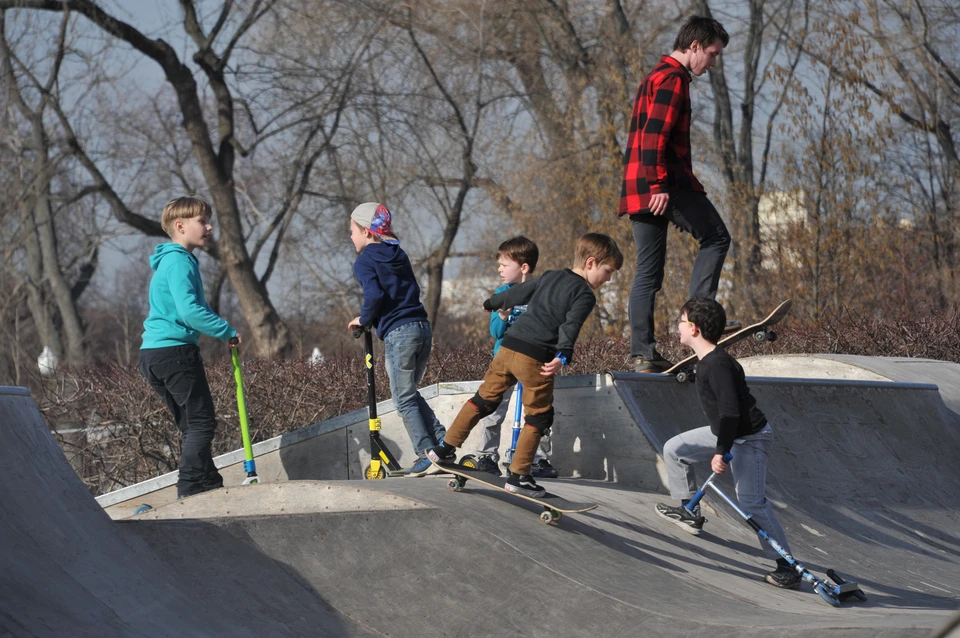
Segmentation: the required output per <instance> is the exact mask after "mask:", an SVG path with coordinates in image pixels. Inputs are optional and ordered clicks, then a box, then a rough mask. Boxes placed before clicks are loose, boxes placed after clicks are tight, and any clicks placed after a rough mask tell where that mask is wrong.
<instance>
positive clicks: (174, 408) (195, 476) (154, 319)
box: [140, 197, 240, 498]
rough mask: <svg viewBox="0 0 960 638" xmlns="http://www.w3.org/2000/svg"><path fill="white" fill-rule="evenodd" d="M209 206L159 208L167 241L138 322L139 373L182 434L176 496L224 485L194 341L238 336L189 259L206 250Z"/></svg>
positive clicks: (154, 260) (187, 201)
mask: <svg viewBox="0 0 960 638" xmlns="http://www.w3.org/2000/svg"><path fill="white" fill-rule="evenodd" d="M212 213H213V211H212V209H211V208H210V204H208V203H207V202H205V201H204V200H202V199H200V198H198V197H178V198H176V199H172V200H170V201H169V202H167V205H166V206H164V208H163V216H162V218H161V221H160V224H161V226H163V230H164V231H166V233H167V234H168V235H169V236H170V239H171V240H172V241H171V242H169V243H165V244H160V245H159V246H157V248H156V251H155V252H154V254H153V255H151V257H150V267H151V268H152V269H153V270H154V271H155V272H154V274H153V278H152V279H151V280H150V312H149V314H148V315H147V318H146V320H145V321H144V322H143V327H144V332H143V343H142V344H141V346H140V372H141V373H143V376H144V377H146V379H147V381H148V382H149V383H150V385H151V386H152V387H153V389H154V390H155V391H156V392H157V394H159V395H160V397H161V398H162V399H163V402H164V403H165V404H166V405H167V407H168V408H169V409H170V412H172V413H173V418H174V420H175V421H176V424H177V428H178V429H179V430H180V432H181V434H182V435H183V450H182V453H181V456H180V465H179V469H180V474H179V478H178V480H177V498H184V497H186V496H192V495H193V494H199V493H200V492H206V491H207V490H213V489H216V488H218V487H223V477H222V476H220V473H219V472H217V468H216V466H215V465H214V464H213V446H212V442H213V435H214V433H215V431H216V429H217V418H216V411H215V409H214V406H213V397H212V396H211V395H210V386H209V385H208V384H207V374H206V371H205V370H204V367H203V359H201V358H200V348H199V347H198V346H197V343H198V341H199V339H200V334H201V333H203V334H205V335H208V336H211V337H214V338H216V339H220V340H221V341H223V342H227V341H228V340H230V339H231V338H233V337H236V338H237V341H236V343H235V344H233V345H239V344H240V335H238V334H237V331H236V330H234V329H233V328H231V327H230V324H228V323H227V322H226V321H224V320H223V319H221V318H220V317H219V316H217V314H216V313H215V312H213V310H211V309H210V306H208V305H207V302H206V299H205V298H204V296H203V281H202V280H201V278H200V264H199V262H198V261H197V258H196V257H195V256H194V255H193V251H194V250H196V249H197V248H203V247H204V246H206V245H207V240H208V239H209V237H210V233H211V232H212V230H213V227H212V226H211V225H210V217H211V215H212Z"/></svg>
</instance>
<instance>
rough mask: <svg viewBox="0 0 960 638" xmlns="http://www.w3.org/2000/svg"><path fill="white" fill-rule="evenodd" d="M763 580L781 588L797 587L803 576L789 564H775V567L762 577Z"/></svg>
mask: <svg viewBox="0 0 960 638" xmlns="http://www.w3.org/2000/svg"><path fill="white" fill-rule="evenodd" d="M763 580H765V581H766V582H768V583H770V584H771V585H773V586H774V587H780V588H781V589H797V588H799V587H800V583H802V582H803V578H802V577H801V576H800V574H798V573H797V570H795V569H794V568H793V567H790V566H789V565H779V564H778V565H777V568H776V569H775V570H773V571H772V572H770V573H769V574H767V575H766V576H764V577H763Z"/></svg>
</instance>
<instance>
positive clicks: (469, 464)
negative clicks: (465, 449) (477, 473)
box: [457, 454, 477, 470]
mask: <svg viewBox="0 0 960 638" xmlns="http://www.w3.org/2000/svg"><path fill="white" fill-rule="evenodd" d="M457 465H459V466H460V467H466V468H469V469H471V470H475V469H477V457H476V456H474V455H473V454H467V455H466V456H464V457H463V458H462V459H460V460H459V461H457Z"/></svg>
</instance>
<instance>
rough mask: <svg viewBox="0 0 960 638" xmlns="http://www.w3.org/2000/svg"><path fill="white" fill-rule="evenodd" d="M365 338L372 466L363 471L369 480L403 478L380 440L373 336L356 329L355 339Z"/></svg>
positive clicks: (394, 460)
mask: <svg viewBox="0 0 960 638" xmlns="http://www.w3.org/2000/svg"><path fill="white" fill-rule="evenodd" d="M361 336H362V337H363V347H364V353H365V356H364V358H363V363H364V365H365V366H366V367H367V413H368V419H367V421H368V423H369V424H370V464H369V465H367V467H366V468H364V470H363V475H364V477H365V478H367V479H385V478H387V477H388V476H391V477H392V476H403V472H404V470H403V468H401V467H400V463H398V462H397V459H396V458H395V457H394V456H393V454H392V453H391V452H390V450H389V449H387V446H386V445H384V444H383V442H382V441H381V440H380V417H378V416H377V382H376V375H375V372H374V369H373V334H372V333H371V332H370V329H369V328H356V329H354V331H353V338H354V339H359V338H360V337H361Z"/></svg>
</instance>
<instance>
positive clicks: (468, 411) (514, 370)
mask: <svg viewBox="0 0 960 638" xmlns="http://www.w3.org/2000/svg"><path fill="white" fill-rule="evenodd" d="M542 365H543V364H542V363H541V362H539V361H537V360H536V359H533V358H531V357H528V356H527V355H524V354H520V353H519V352H514V351H513V350H510V349H508V348H500V350H499V351H497V356H495V357H494V358H493V361H492V362H491V363H490V367H489V368H488V369H487V374H486V375H485V376H484V377H483V383H481V384H480V389H479V390H477V394H478V395H480V398H481V399H483V400H484V401H486V402H487V403H488V404H492V405H494V406H496V405H499V404H500V401H501V400H502V399H503V395H504V393H505V392H506V391H507V390H508V389H509V388H510V387H512V386H513V385H514V384H515V383H516V382H517V381H519V382H520V383H522V384H523V416H524V419H525V420H526V421H528V423H527V424H526V427H524V428H523V430H522V431H521V432H520V438H519V439H518V440H517V449H516V451H515V452H514V453H513V462H512V463H510V472H511V473H513V474H529V473H530V466H531V465H533V457H534V455H535V454H536V453H537V446H538V445H539V443H540V437H541V433H540V430H538V429H537V428H536V427H534V426H532V425H530V423H529V421H530V419H531V417H536V416H538V415H544V414H546V413H547V412H551V413H552V409H553V376H549V377H545V376H543V375H542V374H541V370H540V366H542ZM488 414H489V412H488ZM484 416H486V414H481V413H480V407H479V406H477V405H476V404H475V403H474V402H473V400H470V401H467V402H466V403H465V404H464V405H463V407H462V408H461V409H460V413H459V414H458V415H457V418H456V419H454V421H453V425H451V426H450V427H449V428H447V433H446V435H445V436H444V437H443V440H444V441H445V442H446V443H449V444H450V445H452V446H454V447H460V446H462V445H463V442H464V441H466V440H467V436H468V435H469V434H470V431H471V430H472V429H473V428H474V426H476V425H477V423H479V422H480V419H482V418H483V417H484ZM536 420H537V419H534V421H536Z"/></svg>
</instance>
